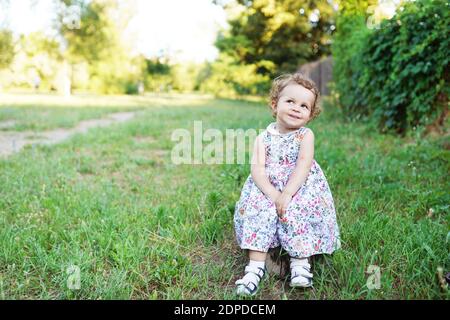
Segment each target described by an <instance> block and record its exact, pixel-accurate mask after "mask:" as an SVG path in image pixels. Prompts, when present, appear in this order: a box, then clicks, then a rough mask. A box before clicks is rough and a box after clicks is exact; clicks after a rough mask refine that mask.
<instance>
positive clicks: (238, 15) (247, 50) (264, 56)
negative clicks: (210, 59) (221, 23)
mask: <svg viewBox="0 0 450 320" xmlns="http://www.w3.org/2000/svg"><path fill="white" fill-rule="evenodd" d="M224 7H225V9H226V10H227V11H228V12H229V13H231V14H232V15H233V16H232V17H231V19H230V20H229V24H230V30H229V31H228V32H222V33H221V34H219V37H218V39H217V41H216V46H217V47H218V49H219V50H220V51H221V52H224V53H226V54H227V55H229V56H231V57H233V58H234V59H236V60H237V61H238V62H239V63H242V64H256V65H257V70H256V71H257V73H259V74H262V75H269V76H270V77H273V76H275V75H276V74H279V73H283V72H292V71H295V70H296V69H297V68H298V67H299V65H301V64H303V63H305V62H307V61H311V60H316V59H317V58H320V57H321V56H324V55H328V54H330V44H331V34H332V32H333V30H334V24H335V22H334V13H335V9H334V7H333V4H332V1H330V0H328V1H325V0H317V1H299V0H281V1H275V0H255V1H248V0H237V1H235V2H232V3H229V4H225V5H224Z"/></svg>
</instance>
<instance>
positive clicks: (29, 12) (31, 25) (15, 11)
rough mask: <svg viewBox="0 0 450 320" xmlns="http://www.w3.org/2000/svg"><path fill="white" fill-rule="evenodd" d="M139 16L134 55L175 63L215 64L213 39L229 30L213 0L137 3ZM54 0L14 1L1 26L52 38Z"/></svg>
mask: <svg viewBox="0 0 450 320" xmlns="http://www.w3.org/2000/svg"><path fill="white" fill-rule="evenodd" d="M136 2H137V10H136V15H135V16H134V18H133V19H132V20H131V21H130V24H129V28H128V29H127V33H128V34H130V35H132V37H131V38H132V39H133V48H134V50H133V51H134V52H137V53H142V54H145V55H146V56H149V57H151V56H155V55H158V54H159V53H160V52H161V51H164V52H167V53H168V54H169V55H171V56H173V57H174V58H175V59H176V60H180V61H195V62H202V61H204V60H209V61H212V60H214V59H215V58H216V57H217V54H218V51H217V49H216V48H215V47H214V40H215V38H216V35H217V32H218V30H219V29H220V28H226V27H227V23H226V14H225V12H224V10H223V9H222V8H221V7H219V6H217V5H214V4H213V3H212V1H210V0H189V1H187V0H136ZM53 3H54V2H53V1H52V0H11V1H10V2H9V5H8V7H7V8H6V11H5V10H4V9H5V8H0V10H1V11H0V26H1V25H5V24H6V26H7V27H9V28H10V29H12V30H13V32H14V33H15V34H16V35H18V34H27V33H30V32H33V31H38V30H39V31H43V32H44V33H46V34H49V35H51V34H52V32H51V20H52V17H53V15H54V12H55V10H54V5H53Z"/></svg>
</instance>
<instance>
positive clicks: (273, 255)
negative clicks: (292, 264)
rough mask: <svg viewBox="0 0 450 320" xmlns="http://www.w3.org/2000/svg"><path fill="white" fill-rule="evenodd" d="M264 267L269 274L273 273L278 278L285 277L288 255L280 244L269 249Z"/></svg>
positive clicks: (287, 269)
mask: <svg viewBox="0 0 450 320" xmlns="http://www.w3.org/2000/svg"><path fill="white" fill-rule="evenodd" d="M266 267H267V270H268V272H269V274H272V275H275V276H277V277H279V278H280V279H284V278H286V276H287V275H288V274H289V255H288V254H287V252H286V251H284V250H283V248H282V247H281V246H280V247H276V248H272V249H269V252H268V253H267V257H266Z"/></svg>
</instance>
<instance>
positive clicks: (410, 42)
mask: <svg viewBox="0 0 450 320" xmlns="http://www.w3.org/2000/svg"><path fill="white" fill-rule="evenodd" d="M449 23H450V16H449V11H448V3H447V2H446V1H443V0H420V1H415V2H406V3H405V4H404V5H403V11H397V13H396V15H395V16H394V17H393V18H392V19H390V20H384V21H382V23H381V24H380V26H379V28H375V29H373V30H369V29H368V28H367V27H366V25H365V17H364V15H359V16H351V15H349V14H343V16H342V17H341V18H340V19H338V34H337V36H336V41H335V43H334V45H333V55H334V58H335V64H334V70H333V73H334V77H335V81H336V89H337V91H338V94H339V101H340V103H341V105H342V107H343V108H344V109H345V110H346V111H347V113H348V116H349V117H350V118H359V117H361V116H363V117H371V118H372V119H373V120H374V121H375V122H376V123H377V124H378V126H379V128H380V130H382V131H396V132H398V133H404V132H405V131H406V130H408V129H410V128H414V127H418V126H427V125H431V124H432V125H435V126H438V127H439V126H441V127H442V126H443V125H444V123H445V119H446V116H447V113H448V105H447V104H448V95H449V89H448V88H449V75H448V70H449V57H448V48H449V47H450V42H449V41H450V40H449V29H448V25H449Z"/></svg>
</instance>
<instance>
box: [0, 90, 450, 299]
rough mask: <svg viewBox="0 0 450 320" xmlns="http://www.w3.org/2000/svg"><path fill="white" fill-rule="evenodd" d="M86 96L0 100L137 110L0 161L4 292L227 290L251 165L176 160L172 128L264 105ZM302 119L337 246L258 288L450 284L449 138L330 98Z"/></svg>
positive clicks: (429, 287)
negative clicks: (75, 280)
mask: <svg viewBox="0 0 450 320" xmlns="http://www.w3.org/2000/svg"><path fill="white" fill-rule="evenodd" d="M30 99H31V100H33V99H34V98H33V99H32V98H30ZM86 99H88V100H83V99H81V98H80V100H79V101H78V102H77V103H76V104H77V105H75V106H74V105H73V104H70V103H62V102H59V101H55V102H53V101H50V102H47V101H46V100H45V99H44V100H43V101H44V102H41V103H40V104H39V105H38V106H36V107H35V106H32V105H30V103H29V102H28V100H27V101H26V102H23V103H20V101H19V102H17V103H16V104H12V103H10V104H5V103H4V104H3V105H2V106H1V107H0V115H1V116H0V119H5V118H8V116H5V114H12V115H14V116H13V117H11V118H14V119H16V120H17V121H19V122H21V123H22V124H23V127H22V128H25V127H29V126H30V124H31V123H35V124H34V125H33V126H32V127H33V128H34V129H36V130H43V129H46V128H55V127H58V126H60V125H61V123H67V124H68V125H69V124H75V123H76V122H77V121H79V120H80V119H82V118H91V117H92V118H95V117H97V116H98V115H99V113H102V112H110V111H111V110H113V109H114V110H130V109H131V108H139V109H140V110H142V113H141V115H140V116H139V117H138V118H134V119H132V120H130V121H128V122H126V123H122V124H115V125H112V126H110V127H107V128H98V129H91V130H90V131H89V132H88V133H87V134H84V135H81V134H79V135H75V136H74V137H72V138H71V139H70V140H67V141H65V142H63V143H61V144H58V145H54V146H39V147H36V148H30V147H28V148H25V150H23V151H22V152H21V153H19V154H15V155H12V156H10V157H9V158H7V159H3V160H0V248H1V250H0V298H2V299H31V298H40V299H67V298H68V299H75V298H76V299H119V298H123V299H129V298H131V299H236V297H235V296H234V294H233V291H234V281H235V280H236V279H238V278H239V277H241V276H242V272H243V268H244V266H245V263H246V257H245V255H244V254H243V252H242V251H241V250H240V249H239V248H238V247H237V245H236V243H235V240H234V231H233V223H232V221H233V220H232V217H233V209H234V204H235V202H236V201H237V199H238V198H239V194H240V191H241V187H242V184H243V182H244V180H245V178H246V177H247V175H248V174H249V165H179V166H176V165H173V164H172V163H171V161H170V151H171V148H172V147H173V145H174V144H175V143H174V142H172V141H171V140H170V137H171V132H172V131H173V130H174V129H176V128H187V129H189V130H191V131H192V130H193V122H194V121H195V120H202V121H203V128H204V129H206V128H208V127H211V128H219V129H221V130H223V132H224V131H225V129H226V128H243V129H247V128H255V129H259V128H264V127H265V126H266V125H267V124H268V123H269V122H270V121H272V119H271V117H270V113H269V112H268V110H267V108H266V107H265V106H263V105H262V104H258V103H254V102H242V101H241V102H240V101H228V100H214V99H210V98H204V97H203V98H201V97H199V98H196V97H186V98H183V96H176V97H170V96H163V97H136V98H124V97H115V98H107V99H113V102H110V105H109V106H108V105H105V104H104V101H105V99H106V98H105V97H98V98H96V97H89V98H86ZM127 99H136V100H127ZM49 100H51V99H49ZM41 101H42V100H41ZM83 101H84V102H87V101H89V103H86V105H89V106H91V108H92V107H94V109H88V108H82V106H83V103H84V102H83ZM114 104H117V105H115V106H112V105H114ZM111 106H112V107H111ZM25 109H26V110H27V112H30V113H32V114H34V115H36V116H30V117H28V116H26V115H24V113H23V110H25ZM56 109H58V110H60V111H59V112H56V113H53V111H54V110H56ZM41 112H48V113H47V116H45V117H44V116H42V117H40V116H39V114H41ZM98 112H99V113H98ZM33 118H35V119H39V121H38V122H34V121H30V120H29V119H33ZM61 119H63V120H62V122H61ZM309 127H311V128H312V129H313V130H314V132H315V136H316V146H315V150H316V151H315V159H316V160H317V162H318V163H319V164H320V165H321V167H322V168H323V170H324V172H325V175H326V177H327V179H328V182H329V184H330V187H331V190H332V193H333V197H334V199H335V204H336V210H337V215H338V223H339V226H340V228H341V234H342V249H341V250H339V251H338V252H336V253H335V254H334V255H332V256H326V257H322V258H321V259H316V260H315V263H314V274H315V279H314V282H315V286H314V288H313V289H310V290H298V289H294V290H292V289H290V288H289V287H288V285H287V283H284V281H282V280H280V279H277V278H275V277H270V278H268V279H267V280H266V281H265V282H264V284H263V287H262V290H261V291H260V293H259V294H258V295H257V296H256V299H261V298H264V299H332V298H333V299H448V298H449V294H448V293H446V292H444V291H442V290H441V289H440V287H439V282H438V278H437V272H436V269H437V268H438V267H439V266H441V267H443V268H444V271H446V272H448V271H450V270H449V269H450V263H449V262H450V261H449V248H450V243H449V241H450V236H449V227H448V225H449V214H448V211H449V200H450V199H449V194H448V190H449V179H448V172H449V151H448V150H446V149H445V148H444V147H443V146H444V145H445V138H443V137H441V138H439V137H436V138H434V137H429V138H425V139H420V138H419V137H418V136H415V135H414V134H411V135H409V136H408V137H405V138H398V137H395V136H390V135H381V134H378V133H377V132H376V129H375V128H374V126H373V125H370V124H361V123H352V122H346V121H344V120H343V117H342V115H341V114H340V112H339V110H338V109H337V108H335V107H334V106H332V105H331V104H330V103H327V104H326V105H325V111H324V113H323V114H322V115H321V116H320V117H319V118H318V119H317V120H316V121H315V122H313V123H312V124H310V125H309ZM430 208H432V209H433V210H434V213H433V215H432V216H431V217H429V216H427V213H428V210H429V209H430ZM371 264H373V265H378V266H379V267H380V268H381V288H380V289H379V290H369V289H368V288H367V286H366V281H367V278H368V275H367V274H366V273H365V271H366V270H367V268H368V266H369V265H371ZM71 265H76V266H78V267H79V268H80V271H81V288H80V290H70V289H68V288H67V279H68V274H67V273H66V270H67V268H68V267H69V266H71Z"/></svg>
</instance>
